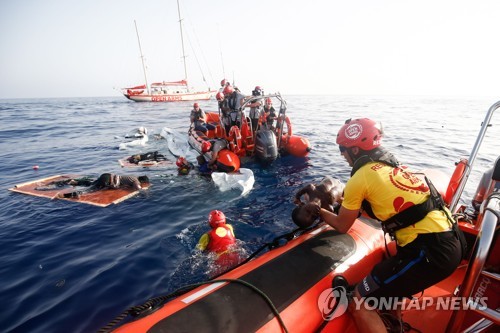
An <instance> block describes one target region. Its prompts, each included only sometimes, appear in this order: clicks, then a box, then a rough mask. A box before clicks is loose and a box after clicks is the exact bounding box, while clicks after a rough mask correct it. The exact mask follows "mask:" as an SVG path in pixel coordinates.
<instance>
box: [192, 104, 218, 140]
mask: <svg viewBox="0 0 500 333" xmlns="http://www.w3.org/2000/svg"><path fill="white" fill-rule="evenodd" d="M189 119H190V120H191V124H194V129H195V130H196V131H200V132H203V133H204V134H207V132H208V130H214V129H215V126H214V125H212V124H207V115H206V113H205V111H203V110H202V109H201V108H200V105H199V104H198V103H194V104H193V110H191V114H190V116H189Z"/></svg>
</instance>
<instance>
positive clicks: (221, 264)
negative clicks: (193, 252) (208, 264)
mask: <svg viewBox="0 0 500 333" xmlns="http://www.w3.org/2000/svg"><path fill="white" fill-rule="evenodd" d="M208 225H209V226H210V231H208V232H206V233H204V234H203V235H202V236H201V237H200V240H199V241H198V244H197V245H196V248H197V249H199V250H201V251H204V252H210V253H214V254H215V255H216V259H215V264H216V265H217V266H218V267H216V270H214V271H217V272H222V271H224V270H226V269H229V268H231V267H233V266H234V265H236V264H238V262H239V260H240V258H239V255H238V253H237V251H235V250H236V248H235V247H236V237H235V235H234V229H233V227H232V226H231V225H230V224H228V223H226V215H224V213H223V212H221V211H220V210H213V211H211V212H210V214H208Z"/></svg>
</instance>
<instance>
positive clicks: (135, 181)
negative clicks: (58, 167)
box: [55, 173, 149, 198]
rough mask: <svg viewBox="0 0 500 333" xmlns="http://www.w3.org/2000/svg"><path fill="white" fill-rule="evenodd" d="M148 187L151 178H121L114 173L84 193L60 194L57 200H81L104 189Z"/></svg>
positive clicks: (102, 176) (101, 178)
mask: <svg viewBox="0 0 500 333" xmlns="http://www.w3.org/2000/svg"><path fill="white" fill-rule="evenodd" d="M70 184H71V183H70ZM148 185H149V178H148V177H147V176H139V177H135V176H120V175H115V174H112V173H103V174H102V175H100V176H99V178H97V180H95V181H94V182H92V183H91V184H90V185H89V187H88V188H87V189H85V190H84V191H72V192H66V193H58V194H57V195H56V197H55V198H79V197H80V195H82V194H84V193H90V192H95V191H99V190H104V189H119V188H130V189H133V190H140V189H142V188H143V187H146V186H148Z"/></svg>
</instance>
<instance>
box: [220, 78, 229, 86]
mask: <svg viewBox="0 0 500 333" xmlns="http://www.w3.org/2000/svg"><path fill="white" fill-rule="evenodd" d="M226 83H227V81H226V79H222V81H220V86H221V87H224V86H225V85H226Z"/></svg>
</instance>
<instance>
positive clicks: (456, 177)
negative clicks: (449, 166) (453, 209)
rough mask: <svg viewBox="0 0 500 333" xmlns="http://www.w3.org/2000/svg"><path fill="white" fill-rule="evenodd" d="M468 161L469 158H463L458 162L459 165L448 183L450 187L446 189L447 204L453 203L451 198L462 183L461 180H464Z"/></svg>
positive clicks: (445, 198)
mask: <svg viewBox="0 0 500 333" xmlns="http://www.w3.org/2000/svg"><path fill="white" fill-rule="evenodd" d="M468 162H469V161H467V159H465V158H463V159H461V160H460V161H459V162H458V163H457V166H456V167H455V171H454V172H453V175H452V176H451V179H450V182H449V183H448V188H447V189H446V195H445V197H444V201H445V203H446V204H447V205H449V204H450V203H451V199H452V198H453V195H455V192H456V191H457V188H458V184H460V181H461V180H462V177H463V175H464V172H465V167H466V166H467V164H468Z"/></svg>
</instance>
